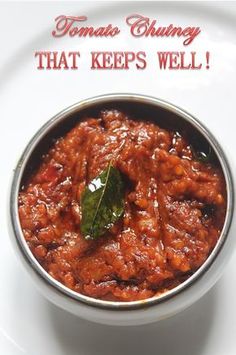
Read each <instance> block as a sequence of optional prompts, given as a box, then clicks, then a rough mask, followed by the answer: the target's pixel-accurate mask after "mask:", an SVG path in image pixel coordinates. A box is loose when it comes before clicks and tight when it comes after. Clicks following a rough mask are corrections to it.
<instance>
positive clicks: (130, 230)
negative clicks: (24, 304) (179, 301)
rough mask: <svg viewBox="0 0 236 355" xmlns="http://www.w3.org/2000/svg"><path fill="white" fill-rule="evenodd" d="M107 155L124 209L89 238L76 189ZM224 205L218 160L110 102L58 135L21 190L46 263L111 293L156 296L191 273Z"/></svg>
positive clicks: (93, 290) (69, 281)
mask: <svg viewBox="0 0 236 355" xmlns="http://www.w3.org/2000/svg"><path fill="white" fill-rule="evenodd" d="M147 118H148V117H147ZM111 160H112V161H113V166H114V167H116V168H117V169H119V171H120V172H121V174H122V175H123V176H124V179H125V181H126V184H125V211H124V214H123V216H122V217H121V218H120V219H119V221H117V223H115V225H114V226H113V227H111V229H110V230H109V231H108V232H107V233H106V234H105V235H103V236H101V237H98V238H97V239H96V240H86V239H85V238H84V237H83V236H82V235H81V232H80V223H81V205H80V201H81V194H82V192H83V191H84V189H85V187H86V186H87V184H88V183H89V182H90V181H91V180H92V179H93V178H95V177H96V176H98V175H99V174H100V173H101V172H102V171H103V170H104V169H106V168H107V166H108V164H109V162H110V161H111ZM225 213H226V188H225V180H224V176H223V173H222V171H221V169H220V167H219V166H217V164H214V163H213V162H211V161H210V162H202V161H199V160H198V159H196V156H195V155H194V153H193V149H192V146H191V144H190V142H189V141H188V139H187V138H186V136H184V134H183V133H181V132H175V131H171V127H170V129H162V128H160V127H159V126H158V125H156V124H154V123H153V122H151V121H150V122H149V121H146V120H145V121H142V120H135V119H131V117H129V116H127V115H126V114H125V113H123V112H120V111H117V110H111V109H109V110H104V111H102V112H101V113H100V114H99V117H96V118H86V119H84V120H83V121H80V123H79V124H77V125H76V126H75V127H74V128H73V129H72V130H70V131H69V133H67V134H66V135H65V136H64V137H61V138H59V139H57V141H56V142H55V143H54V144H53V146H52V147H51V148H50V150H49V151H48V153H47V154H46V155H43V156H42V160H41V162H40V166H39V167H38V168H37V170H36V172H34V173H33V175H32V176H31V177H30V178H29V179H28V181H27V183H26V184H25V185H24V186H23V187H22V189H21V192H20V194H19V216H20V221H21V226H22V229H23V233H24V237H25V239H26V241H27V243H28V246H29V248H30V250H31V251H32V253H33V255H34V256H35V258H36V259H37V260H38V262H39V263H40V264H41V265H42V267H43V268H44V269H45V270H46V271H47V272H48V273H49V274H50V275H51V276H52V277H53V278H55V279H56V280H58V281H59V282H61V283H62V284H64V285H65V286H67V287H69V288H70V289H72V290H74V291H76V292H78V293H81V294H84V295H87V296H90V297H93V298H98V299H103V300H111V301H135V300H141V299H146V298H149V297H152V296H155V295H160V294H162V293H163V292H166V291H168V290H170V289H172V288H173V287H175V286H177V285H179V284H180V283H182V282H183V281H185V280H186V279H187V278H189V277H190V276H191V275H192V274H193V273H194V272H195V271H196V270H197V269H198V268H199V267H200V266H201V265H202V264H203V263H204V261H205V260H206V259H207V257H208V256H209V254H210V253H211V251H212V249H213V248H214V246H215V245H216V242H217V240H218V238H219V236H220V233H221V229H222V227H223V224H224V219H225Z"/></svg>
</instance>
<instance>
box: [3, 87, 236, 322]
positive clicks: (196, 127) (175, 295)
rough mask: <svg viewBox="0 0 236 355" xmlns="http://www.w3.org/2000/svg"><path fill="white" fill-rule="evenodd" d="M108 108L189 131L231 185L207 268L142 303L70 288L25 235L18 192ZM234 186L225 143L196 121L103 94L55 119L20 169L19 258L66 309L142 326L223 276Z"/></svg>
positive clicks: (13, 207) (15, 187) (150, 103)
mask: <svg viewBox="0 0 236 355" xmlns="http://www.w3.org/2000/svg"><path fill="white" fill-rule="evenodd" d="M104 108H118V109H121V110H125V111H126V112H128V113H131V114H133V115H134V117H141V118H142V119H144V118H148V119H152V120H154V121H155V122H156V123H157V124H160V125H161V126H162V127H165V126H166V125H167V126H168V127H171V128H180V127H184V128H185V129H187V131H188V132H190V134H191V135H194V136H196V137H197V139H199V140H202V142H203V143H204V142H207V143H208V144H210V146H211V148H212V150H213V151H214V154H215V158H216V159H217V160H218V162H219V164H220V166H221V168H222V171H223V174H224V178H225V183H226V192H227V211H226V216H225V222H224V226H223V229H222V232H221V235H220V237H219V240H218V242H217V244H216V246H215V248H214V249H213V251H212V252H211V254H210V255H209V257H208V258H207V260H206V261H205V262H204V263H203V265H202V266H201V267H200V268H199V269H198V270H197V271H196V272H195V273H194V274H193V275H192V276H191V277H190V278H189V279H187V280H186V281H185V282H183V283H182V284H180V285H179V286H177V287H175V288H173V289H172V290H170V291H168V292H166V293H164V294H162V295H160V296H156V297H152V298H149V299H146V300H142V301H133V302H114V301H104V300H99V299H94V298H91V297H88V296H85V295H82V294H79V293H76V292H74V291H73V290H71V289H69V288H67V287H66V286H64V285H63V284H61V283H60V282H58V281H56V280H55V279H54V278H52V277H51V276H50V275H49V274H48V273H47V272H46V271H45V270H44V269H43V268H42V266H41V265H40V264H39V263H38V261H37V260H36V258H35V257H34V256H33V254H32V253H31V251H30V249H29V247H28V246H27V243H26V241H25V238H24V236H23V233H22V229H21V225H20V220H19V215H18V194H19V191H20V188H21V186H22V185H23V184H24V181H25V180H26V179H27V177H28V176H29V175H30V174H31V173H32V171H33V170H34V169H35V168H36V166H37V164H38V162H39V160H40V159H39V158H40V156H41V155H42V154H43V153H45V152H46V151H47V150H48V148H49V147H50V144H52V141H53V140H55V139H56V138H58V137H60V136H62V135H64V134H65V133H66V132H67V131H69V130H70V129H71V128H72V127H73V126H74V125H75V124H76V123H77V122H79V121H80V119H81V117H82V116H87V115H94V114H95V115H96V113H98V112H99V111H100V110H101V109H104ZM233 209H234V188H233V181H232V177H231V172H230V168H229V164H228V162H227V159H226V157H225V154H224V152H223V151H222V149H221V147H220V145H219V143H218V142H217V141H216V139H215V138H214V137H213V135H212V134H211V133H210V132H209V130H207V129H206V128H205V127H204V126H203V125H202V124H201V123H200V122H199V121H198V120H196V118H194V117H193V116H191V115H190V114H189V113H187V112H185V111H184V110H182V109H180V108H179V107H176V106H174V105H172V104H170V103H168V102H165V101H163V100H160V99H157V98H154V97H148V96H143V95H136V94H111V95H102V96H98V97H94V98H90V99H86V100H83V101H81V102H79V103H76V104H75V105H72V106H70V107H69V108H66V109H65V110H63V111H62V112H60V113H59V114H57V115H56V116H54V117H53V118H52V119H51V120H49V121H48V122H47V123H46V124H45V125H44V126H43V127H42V128H41V129H40V130H39V131H38V132H37V133H36V134H35V136H34V137H33V138H32V139H31V141H30V142H29V144H28V145H27V147H26V149H25V151H24V152H23V154H22V156H21V158H20V160H19V162H18V164H17V166H16V168H15V170H14V176H13V181H12V185H11V194H10V234H11V236H12V241H13V244H14V247H15V250H16V252H17V255H18V257H19V258H20V259H21V260H22V262H23V265H24V266H25V268H26V269H27V270H28V272H29V273H30V275H31V276H32V278H33V279H34V281H35V283H36V285H37V286H38V288H39V289H40V291H41V292H42V293H43V294H44V295H45V296H46V297H47V298H48V299H49V300H51V301H52V302H53V303H55V304H56V305H58V306H59V307H62V308H63V309H65V310H67V311H69V312H71V313H73V314H75V315H78V316H79V317H81V318H85V319H88V320H91V321H94V322H98V323H103V324H110V325H138V324H146V323H151V322H155V321H158V320H161V319H164V318H167V317H170V316H172V315H174V314H176V313H177V312H179V311H181V310H183V309H185V308H186V307H188V306H190V305H191V304H192V303H193V302H195V301H196V300H197V299H199V298H200V297H201V296H202V295H203V294H205V293H206V292H207V291H208V290H209V289H210V288H211V287H212V286H213V285H214V284H215V282H216V281H217V280H218V278H219V277H220V275H221V274H222V270H223V266H224V265H225V264H226V261H228V259H229V257H230V254H231V253H232V251H233V249H234V239H235V238H234V236H233V234H232V232H231V231H232V216H233Z"/></svg>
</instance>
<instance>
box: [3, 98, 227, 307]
mask: <svg viewBox="0 0 236 355" xmlns="http://www.w3.org/2000/svg"><path fill="white" fill-rule="evenodd" d="M121 101H122V102H123V101H124V102H129V101H132V102H133V103H134V102H139V103H140V104H142V103H143V104H146V105H152V106H156V107H159V108H162V109H164V110H167V111H169V112H172V113H174V114H176V115H177V116H179V117H180V118H181V119H183V120H185V121H187V122H188V123H190V124H191V125H192V126H193V127H194V128H195V129H197V131H198V132H200V134H202V135H203V136H204V138H205V139H206V140H207V141H208V143H209V144H210V146H211V147H212V148H213V150H214V151H215V154H216V156H217V159H218V160H219V163H220V165H221V169H222V171H223V174H224V178H225V183H226V192H227V208H226V215H225V221H224V226H223V228H222V231H221V234H220V237H219V239H218V241H217V243H216V245H215V247H214V249H213V250H212V252H211V254H210V255H209V256H208V258H207V259H206V260H205V262H204V263H203V264H202V265H201V267H200V268H199V269H198V270H197V271H195V272H194V273H193V275H191V276H190V277H189V278H188V279H187V280H185V281H184V282H183V283H181V284H180V285H178V286H176V287H174V288H173V289H171V290H169V291H167V292H165V293H163V294H161V295H159V296H153V297H151V298H147V299H144V300H139V301H130V302H127V301H126V302H121V301H105V300H101V299H96V298H92V297H89V296H86V295H83V294H81V293H77V292H75V291H73V290H71V289H69V288H68V287H66V286H65V285H64V284H62V283H60V282H59V281H57V280H55V279H54V278H53V277H52V276H50V275H49V274H48V272H47V271H46V270H45V269H44V268H43V267H42V266H41V265H40V264H39V262H38V261H37V260H36V258H35V257H34V255H33V253H32V252H31V251H30V249H29V247H28V245H27V243H26V240H25V238H24V236H23V232H22V229H21V224H20V220H19V214H18V195H19V191H20V186H21V179H22V176H23V173H24V169H25V167H26V164H27V162H28V160H29V158H30V156H31V154H32V153H33V152H34V149H35V148H36V146H37V144H38V143H39V142H40V140H41V139H43V137H44V136H45V134H46V133H47V132H48V131H49V130H50V129H51V128H53V127H54V126H55V125H57V124H60V123H61V122H63V120H64V119H66V118H67V117H68V116H70V115H72V114H74V113H76V112H78V113H79V112H80V110H82V109H86V108H90V107H92V106H96V105H100V104H102V103H104V104H107V103H111V102H114V103H115V102H121ZM233 210H234V185H233V179H232V174H231V171H230V167H229V163H228V160H227V158H226V156H225V153H224V152H223V150H222V148H221V146H220V145H219V143H218V141H217V140H216V138H215V137H214V136H213V134H212V133H211V132H210V131H209V130H208V129H207V128H206V127H205V126H204V125H203V124H202V123H201V122H200V121H199V120H198V119H196V118H195V117H194V116H193V115H191V114H189V113H188V112H187V111H185V110H183V109H182V108H180V107H178V106H176V105H174V104H172V103H170V102H168V101H165V100H162V99H159V98H156V97H153V96H147V95H141V94H133V93H132V94H131V93H113V94H103V95H99V96H95V97H92V98H87V99H84V100H81V101H79V102H77V103H75V104H73V105H71V106H69V107H67V108H65V109H64V110H62V111H60V112H59V113H58V114H56V115H55V116H53V117H52V118H51V119H50V120H48V121H47V122H46V123H45V124H44V125H43V126H42V127H41V128H40V129H39V130H38V131H37V132H36V133H35V134H34V136H33V137H32V139H31V140H30V141H29V143H28V144H27V145H26V147H25V150H24V151H23V153H22V155H21V157H20V159H19V161H18V163H17V165H16V168H15V169H14V173H13V179H12V183H11V190H10V211H9V212H10V222H11V227H12V230H13V233H14V237H15V241H16V243H17V246H18V248H19V250H20V252H21V254H22V255H23V257H24V259H25V261H26V262H27V264H28V265H30V267H32V269H33V270H34V272H35V273H36V274H37V275H38V276H39V277H40V278H41V279H42V280H43V281H44V282H45V283H46V284H47V285H49V286H50V287H52V288H53V289H54V290H57V291H59V293H61V295H62V296H63V295H64V296H66V297H69V298H70V299H72V300H75V301H79V302H80V304H85V305H89V306H93V307H96V308H100V309H101V308H102V309H110V310H134V309H140V308H143V307H149V306H153V305H157V304H159V303H163V302H165V301H168V300H169V299H171V298H173V297H174V296H176V295H178V294H180V293H182V292H184V290H187V289H188V288H189V287H191V285H193V284H194V283H195V282H196V281H197V280H198V279H200V278H201V277H202V276H203V275H205V273H206V272H207V271H208V270H209V269H210V267H211V266H212V264H213V263H214V261H215V259H216V257H217V255H218V254H219V253H220V251H221V250H222V248H223V246H224V244H225V241H226V239H227V235H228V232H229V229H230V226H231V222H232V217H233Z"/></svg>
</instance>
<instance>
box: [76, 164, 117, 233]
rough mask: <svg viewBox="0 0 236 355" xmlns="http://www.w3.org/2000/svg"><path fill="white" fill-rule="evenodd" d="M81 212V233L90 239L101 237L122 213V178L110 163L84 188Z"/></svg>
mask: <svg viewBox="0 0 236 355" xmlns="http://www.w3.org/2000/svg"><path fill="white" fill-rule="evenodd" d="M81 210H82V220H81V226H80V229H81V233H82V235H83V236H84V237H85V238H91V239H95V238H98V237H100V236H102V235H103V234H104V233H105V232H106V231H107V230H108V229H109V228H110V227H112V226H113V225H114V223H115V222H116V221H117V220H118V219H119V218H120V217H121V216H122V214H123V213H124V184H123V180H122V176H121V174H120V172H119V170H118V169H116V168H114V167H113V166H112V164H111V163H110V164H109V166H108V168H107V169H106V170H104V171H103V172H102V173H101V174H100V175H99V176H97V177H95V178H94V179H93V180H92V181H91V182H90V183H89V184H88V186H87V187H86V188H85V190H84V192H83V193H82V197H81Z"/></svg>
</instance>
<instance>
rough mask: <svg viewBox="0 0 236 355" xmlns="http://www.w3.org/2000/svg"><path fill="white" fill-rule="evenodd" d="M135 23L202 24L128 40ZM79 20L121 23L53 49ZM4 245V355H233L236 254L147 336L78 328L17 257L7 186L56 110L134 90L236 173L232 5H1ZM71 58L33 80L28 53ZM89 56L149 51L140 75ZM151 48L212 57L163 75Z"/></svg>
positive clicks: (0, 315) (0, 345) (0, 253)
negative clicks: (188, 118)
mask: <svg viewBox="0 0 236 355" xmlns="http://www.w3.org/2000/svg"><path fill="white" fill-rule="evenodd" d="M132 13H140V14H144V15H147V16H150V17H151V18H155V19H157V20H158V23H160V24H163V25H164V24H170V23H174V24H176V25H177V24H178V25H182V26H187V25H191V26H194V25H195V26H200V27H201V30H202V32H201V35H199V36H198V37H197V38H196V39H195V40H194V42H193V43H192V44H191V45H190V46H188V47H186V48H184V47H183V45H182V41H181V39H146V40H144V39H141V38H140V39H134V38H132V37H131V36H130V34H129V32H128V27H127V26H126V25H125V21H124V19H125V17H126V16H127V15H129V14H132ZM60 14H68V15H72V14H73V15H87V16H88V18H89V21H90V24H93V25H94V26H99V25H106V24H108V23H113V24H117V25H118V26H119V27H120V28H121V29H122V32H121V34H120V35H119V36H117V37H116V38H114V39H112V40H111V39H102V38H100V39H92V38H90V39H86V40H83V39H79V38H71V39H70V38H61V39H54V38H53V37H52V36H51V31H52V29H53V26H54V18H55V17H56V16H58V15H60ZM0 48H1V50H0V122H1V129H0V132H1V139H0V152H1V168H0V179H1V180H0V186H1V200H2V201H1V208H0V218H1V219H0V221H1V224H0V225H1V236H0V238H1V243H0V353H1V354H3V355H11V354H12V355H18V354H30V355H41V354H51V355H61V354H67V355H72V354H79V355H95V354H96V355H100V354H101V355H111V354H112V355H118V354H122V355H130V354H135V355H143V354H148V355H154V354H160V355H169V354H175V355H200V354H202V355H235V354H236V337H235V334H236V303H235V294H236V268H235V263H236V254H235V253H234V255H233V258H232V259H231V261H230V263H229V264H228V267H227V269H226V270H225V272H224V275H223V277H222V278H221V280H220V281H219V282H218V283H217V285H216V286H215V287H214V288H213V289H212V290H211V291H210V292H209V293H208V294H207V295H205V296H204V297H203V298H202V299H201V300H200V301H198V302H197V303H196V304H195V305H193V306H192V307H191V308H190V309H188V310H186V311H184V312H182V313H181V314H179V315H177V316H175V317H173V318H171V319H168V320H165V321H162V322H159V323H156V324H152V325H148V326H140V327H131V328H126V327H124V328H118V327H107V326H100V325H97V324H93V323H89V322H86V321H81V320H80V319H78V318H76V317H74V316H73V315H70V314H68V313H66V312H64V311H62V310H60V309H57V308H56V307H55V306H53V305H51V304H50V303H49V302H48V301H46V300H45V299H44V298H43V297H42V296H41V295H40V294H39V293H38V291H37V290H36V289H35V288H34V285H33V284H32V283H31V280H29V278H28V276H27V275H26V274H25V272H24V270H23V269H22V268H21V265H20V264H19V262H18V261H17V260H16V258H15V256H14V251H13V250H12V247H11V244H10V241H9V235H8V231H7V199H8V191H7V187H8V186H9V184H10V178H11V174H12V170H13V168H14V166H15V164H16V161H17V159H18V158H19V156H20V153H21V152H22V150H23V148H24V146H25V145H26V144H27V142H28V141H29V139H30V138H31V136H32V135H33V134H34V133H35V131H36V130H37V129H38V128H39V127H40V126H41V125H42V124H43V123H44V122H46V121H47V120H48V119H49V118H50V117H51V116H53V115H54V114H56V113H57V112H59V111H60V110H61V109H63V108H65V107H67V106H69V105H70V104H73V103H75V102H77V101H79V100H81V99H84V98H86V97H91V96H94V95H99V94H103V93H114V92H135V93H142V94H147V95H152V96H156V97H160V98H162V99H166V100H169V101H171V102H172V103H174V104H177V105H179V106H181V107H182V108H184V109H186V110H187V111H189V112H190V113H192V114H193V115H195V116H196V117H198V118H199V119H200V120H201V121H202V122H204V123H205V125H207V127H208V128H210V130H211V131H212V132H213V133H214V134H215V136H216V137H217V138H218V140H219V141H220V143H221V144H222V146H223V148H224V149H225V151H226V153H227V154H229V156H230V163H231V165H232V166H234V165H235V166H236V157H235V154H236V142H235V129H236V124H235V120H236V115H235V84H236V2H224V3H221V2H217V3H214V2H210V3H207V2H197V3H194V2H184V3H178V2H175V3H171V2H166V3H161V2H152V3H149V4H148V3H146V4H145V3H143V2H136V3H135V2H130V3H128V2H122V3H116V2H109V3H99V2H94V3H93V2H71V3H70V2H66V3H65V2H51V3H47V2H42V3H36V2H35V3H32V2H28V3H27V2H26V3H21V2H17V3H9V2H8V3H3V2H0ZM56 49H57V50H79V51H80V52H81V60H80V68H79V70H77V71H37V69H36V60H35V59H34V52H35V51H36V50H56ZM91 50H123V51H125V50H134V51H138V50H145V51H146V52H147V58H148V67H147V68H146V69H145V70H143V71H142V70H141V71H137V70H134V69H131V70H129V71H111V70H109V71H92V70H90V60H89V52H90V51H91ZM158 50H178V51H180V50H182V51H183V50H186V51H187V52H189V51H197V52H198V53H199V55H202V54H204V52H205V51H206V50H209V51H210V52H211V57H210V69H209V70H205V69H203V70H201V71H162V72H161V71H160V70H158V67H157V62H156V56H155V53H156V51H158Z"/></svg>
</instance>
